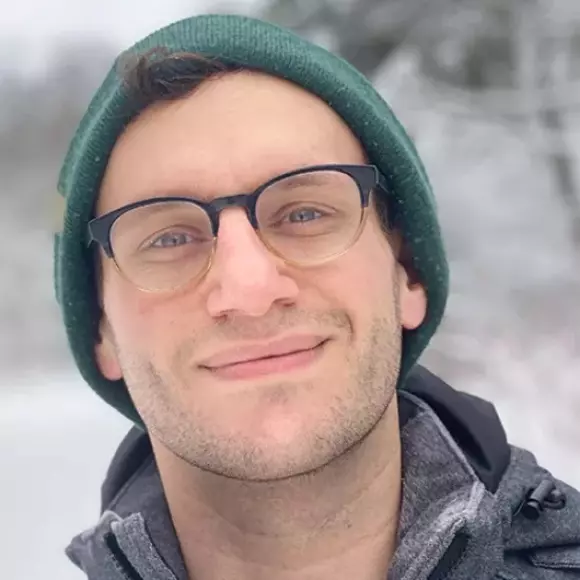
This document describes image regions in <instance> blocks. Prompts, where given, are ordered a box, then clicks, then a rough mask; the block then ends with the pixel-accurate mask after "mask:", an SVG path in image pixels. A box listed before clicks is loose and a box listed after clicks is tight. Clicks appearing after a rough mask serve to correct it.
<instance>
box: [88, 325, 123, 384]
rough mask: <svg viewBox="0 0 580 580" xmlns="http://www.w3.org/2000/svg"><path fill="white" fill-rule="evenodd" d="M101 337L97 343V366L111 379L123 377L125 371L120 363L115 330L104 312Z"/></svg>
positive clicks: (100, 327)
mask: <svg viewBox="0 0 580 580" xmlns="http://www.w3.org/2000/svg"><path fill="white" fill-rule="evenodd" d="M99 339H100V340H99V342H98V343H97V344H96V345H95V360H96V362H97V367H98V368H99V370H100V371H101V374H102V375H103V376H104V377H105V378H107V379H109V380H110V381H118V380H119V379H121V378H123V371H122V370H121V365H120V364H119V357H118V355H117V347H116V345H115V341H114V337H113V331H112V329H111V325H110V324H109V321H108V319H107V317H106V316H105V315H104V314H103V315H102V317H101V323H100V325H99Z"/></svg>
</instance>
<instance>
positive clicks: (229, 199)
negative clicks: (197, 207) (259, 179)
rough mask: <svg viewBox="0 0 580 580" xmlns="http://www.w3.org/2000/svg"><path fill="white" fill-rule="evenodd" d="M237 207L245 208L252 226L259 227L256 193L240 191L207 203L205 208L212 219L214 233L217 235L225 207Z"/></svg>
mask: <svg viewBox="0 0 580 580" xmlns="http://www.w3.org/2000/svg"><path fill="white" fill-rule="evenodd" d="M236 207H238V208H240V209H242V210H244V212H245V213H246V216H247V218H248V220H249V221H250V224H251V225H252V227H253V228H254V229H257V227H258V223H257V219H256V195H255V194H252V193H238V194H236V195H228V196H224V197H218V198H216V199H214V200H212V201H210V202H208V203H206V204H205V208H206V210H207V211H208V213H209V215H210V217H211V219H212V223H213V226H214V235H217V230H218V227H219V218H220V215H221V212H222V211H223V210H225V209H230V208H236Z"/></svg>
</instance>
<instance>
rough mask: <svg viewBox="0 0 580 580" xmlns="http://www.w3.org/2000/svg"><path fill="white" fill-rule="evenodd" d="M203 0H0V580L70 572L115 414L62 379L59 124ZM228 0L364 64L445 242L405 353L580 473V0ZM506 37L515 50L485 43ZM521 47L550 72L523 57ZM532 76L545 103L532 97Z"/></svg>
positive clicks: (73, 117) (549, 460)
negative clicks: (445, 284)
mask: <svg viewBox="0 0 580 580" xmlns="http://www.w3.org/2000/svg"><path fill="white" fill-rule="evenodd" d="M214 4H215V3H214V2H201V1H196V2H193V1H190V2H185V1H181V2H179V1H177V0H165V2H163V3H158V2H153V1H151V0H141V1H139V2H138V1H137V0H131V1H129V0H122V1H115V0H101V1H100V2H88V1H85V0H77V1H75V2H72V0H51V2H41V0H36V1H33V0H22V1H21V2H17V3H10V4H7V5H6V6H3V8H2V13H1V15H0V184H1V187H2V190H1V198H0V199H1V202H2V204H3V206H2V210H3V211H1V212H0V226H1V227H2V232H3V234H4V240H5V243H4V244H2V245H0V266H1V271H2V272H3V276H2V281H3V283H2V284H1V285H0V368H2V369H3V372H2V374H1V375H0V454H1V457H2V462H1V466H0V517H1V518H2V526H0V568H1V570H2V572H1V573H0V575H1V577H2V578H6V579H10V580H41V579H42V580H45V579H46V578H58V579H59V580H75V579H76V580H80V579H81V578H82V575H80V574H79V573H77V572H76V570H75V568H74V567H73V566H72V565H70V564H69V563H68V561H67V560H66V559H65V557H64V555H63V548H64V546H65V545H66V543H67V542H68V541H69V539H70V538H71V537H72V536H73V535H74V534H75V533H77V532H78V531H80V530H81V529H84V528H86V527H88V526H90V525H92V524H93V523H94V522H95V518H96V517H97V515H98V514H97V511H98V500H99V488H100V484H101V481H102V478H103V475H104V473H105V470H106V467H107V464H108V461H109V459H110V457H111V455H112V453H113V451H114V449H115V447H116V445H117V444H118V442H119V440H120V439H121V437H122V436H123V434H124V432H125V431H126V430H127V429H128V424H127V422H126V421H125V420H124V419H123V418H122V417H120V416H119V415H118V414H116V413H115V412H114V411H113V410H111V409H109V408H108V407H106V406H105V405H104V404H103V403H101V401H100V400H99V399H98V398H97V397H96V396H95V395H93V394H92V392H91V391H90V390H89V389H88V388H87V387H85V386H84V385H82V382H81V381H80V379H79V378H78V376H77V375H76V373H75V370H74V368H73V366H72V364H71V361H70V358H69V356H68V353H67V349H66V345H65V340H64V336H63V333H62V330H61V328H60V322H59V315H58V311H57V308H56V306H55V304H54V301H53V294H52V280H51V274H52V262H51V250H52V248H51V243H52V241H51V227H52V224H51V219H50V208H51V202H52V200H53V199H54V196H55V195H56V193H55V188H56V176H57V171H58V166H59V163H60V161H61V159H62V155H63V154H64V150H65V147H66V145H67V140H68V139H69V138H70V136H71V133H72V131H73V129H74V126H75V124H76V122H77V121H78V119H79V117H80V115H81V113H82V111H83V108H84V107H85V106H86V104H87V101H88V99H89V97H90V95H91V92H92V91H93V90H94V89H95V88H96V86H97V85H98V83H99V81H100V80H101V78H102V76H103V74H104V73H105V71H106V69H107V68H108V66H109V65H110V63H111V61H112V58H113V56H114V55H115V53H116V52H117V51H118V50H119V49H120V48H123V47H125V46H127V45H128V44H130V43H132V42H133V41H135V40H137V39H138V38H139V37H141V36H142V35H144V34H146V33H148V32H149V31H151V30H152V29H154V28H156V27H158V26H162V25H164V24H166V23H168V22H170V21H172V20H174V19H176V18H180V17H184V16H187V15H190V14H194V13H199V12H200V11H206V10H208V9H209V7H212V9H213V8H214ZM450 4H453V6H454V7H455V8H454V9H453V10H454V11H452V12H449V10H450V9H449V6H450ZM476 4H477V9H476V8H474V6H475V5H476ZM520 4H521V5H522V6H523V5H524V4H525V6H527V7H530V6H532V7H535V8H534V10H535V12H534V13H531V12H528V13H524V12H522V14H521V15H519V16H518V18H520V20H518V19H517V18H516V20H515V25H514V23H513V22H512V25H511V26H512V28H510V27H509V26H508V27H507V28H502V26H503V24H502V23H503V22H504V21H505V20H506V19H505V18H503V17H500V24H501V25H498V24H497V21H494V20H493V18H496V17H497V14H496V12H494V11H497V10H499V9H498V6H500V7H501V6H503V7H505V6H508V5H509V6H510V7H512V8H513V9H514V11H515V10H516V9H518V7H519V5H520ZM548 4H549V11H548V12H549V14H548V15H546V13H545V11H546V10H547V9H546V6H547V5H548ZM229 6H230V7H231V9H232V10H233V11H237V12H239V11H250V10H252V11H257V10H258V9H261V10H262V11H263V12H262V13H263V14H265V16H267V17H268V18H271V19H272V20H275V21H279V22H282V23H285V24H287V25H289V26H292V27H294V28H296V29H297V30H299V31H300V32H301V33H304V34H308V35H309V36H310V37H312V38H314V39H315V40H316V41H318V42H321V43H323V44H325V45H327V46H331V47H333V48H335V49H336V50H340V51H341V52H342V53H343V54H344V55H345V56H346V57H348V58H349V59H350V60H352V61H353V62H354V63H355V64H357V66H359V67H360V68H362V69H363V70H365V72H367V73H368V74H369V75H371V76H372V77H373V78H374V79H375V80H376V84H377V86H378V87H379V88H380V90H381V91H382V92H383V94H384V95H385V96H386V98H387V99H388V101H389V102H390V103H391V104H392V106H393V108H394V109H395V111H396V112H397V114H398V115H399V116H400V117H401V119H402V120H403V122H404V124H405V125H406V126H407V127H408V129H409V131H410V132H411V134H412V136H413V138H414V139H415V141H416V143H417V147H418V148H419V150H420V152H421V154H422V155H423V157H424V160H425V163H426V165H427V167H428V170H429V172H430V175H431V178H432V181H433V185H434V188H435V191H436V194H437V197H438V200H439V206H440V212H441V219H442V223H443V227H444V231H445V234H446V239H447V243H448V247H449V253H450V257H451V265H452V294H451V298H450V305H449V310H448V315H447V318H446V320H445V323H444V325H443V328H442V330H441V332H440V334H439V335H438V337H437V339H436V340H435V341H434V342H433V344H432V346H431V348H430V349H429V351H428V352H427V353H426V355H425V358H424V361H423V362H424V363H425V364H427V366H429V367H430V368H432V369H433V370H435V371H437V372H439V373H440V374H441V375H443V377H444V378H446V379H448V380H449V381H450V382H451V383H452V384H454V385H455V386H456V387H458V388H461V389H465V390H468V391H471V392H475V393H477V394H479V395H481V396H484V397H486V398H488V399H490V400H492V401H493V402H494V403H495V404H496V405H497V408H498V410H499V413H500V415H501V417H502V418H503V420H504V421H505V425H506V429H507V431H508V434H509V436H510V439H511V440H512V442H514V443H516V444H519V445H522V446H525V447H528V448H530V449H531V450H532V451H534V452H535V453H536V455H537V456H538V458H539V459H540V461H541V462H542V463H544V464H545V465H546V466H547V467H548V468H549V469H551V470H552V471H553V472H554V473H555V474H556V475H557V476H559V477H561V478H564V479H566V480H567V481H569V482H570V483H573V484H574V485H576V486H580V420H579V416H580V330H579V329H580V237H579V236H578V229H577V227H578V224H579V223H580V222H578V219H580V212H579V210H578V207H579V204H580V201H579V199H580V197H579V196H580V189H579V187H578V183H580V175H579V174H580V171H579V170H578V167H579V166H580V164H579V161H580V84H579V83H580V40H579V39H580V3H578V1H577V0H551V1H550V2H542V1H541V0H533V1H532V0H528V1H527V2H525V3H524V2H521V3H520V1H519V0H510V1H509V2H505V0H501V1H499V0H478V1H477V2H473V1H471V0H461V1H459V0H458V1H457V2H454V3H450V2H449V1H446V0H389V2H385V1H376V0H356V1H355V0H341V1H340V2H339V1H338V0H335V1H334V2H323V1H320V2H315V1H313V0H308V1H304V0H271V1H269V2H266V1H264V2H261V3H259V4H258V3H256V2H251V0H248V1H247V2H241V1H238V2H229ZM482 7H485V10H486V12H485V14H483V12H482V10H484V9H483V8H482ZM502 9H503V8H502ZM510 9H511V8H510ZM353 11H354V12H353ZM542 11H544V12H542ZM482 14H483V15H482ZM518 14H519V13H518ZM490 15H491V16H490ZM494 15H495V16H494ZM500 16H501V15H500ZM534 18H535V20H534ZM354 19H357V20H356V21H355V20H354ZM539 20H541V21H542V23H543V26H542V35H543V36H542V38H540V36H539V33H537V30H538V29H537V28H534V26H535V24H537V22H538V21H539ZM353 22H354V24H353ZM494 22H495V24H494ZM345 23H346V24H345ZM522 23H523V24H522ZM546 31H547V32H546ZM486 43H487V44H486ZM510 43H511V44H510ZM512 45H513V46H512ZM490 46H491V47H492V48H490ZM506 46H511V47H512V48H513V50H512V49H510V51H511V52H509V51H508V52H505V53H502V50H504V51H505V50H507V49H506ZM502 47H503V48H502ZM534 51H539V52H538V53H537V54H539V55H540V56H542V57H543V59H544V60H546V61H549V70H540V71H538V70H536V69H537V68H538V67H539V66H540V65H541V61H542V58H536V57H534V54H536V53H534ZM550 51H552V52H551V53H550ZM508 53H509V54H517V55H518V58H517V59H513V58H512V57H508V56H506V55H507V54H508ZM481 54H483V55H485V57H486V59H488V60H486V61H485V62H484V64H483V65H481V66H480V65H479V64H478V63H480V61H481V59H480V56H481ZM537 54H536V56H537ZM546 54H548V55H551V56H550V58H547V57H546V56H545V55H546ZM494 55H495V56H494ZM494 58H495V59H496V60H495V61H494V60H493V59H494ZM510 58H512V60H513V62H512V60H510ZM506 62H507V63H508V64H509V63H511V64H513V66H511V68H510V66H507V65H506ZM514 63H515V64H514ZM474 71H475V72H474ZM538 78H541V82H540V83H539V84H541V87H540V89H541V90H539V89H538V86H537V85H538V83H537V82H535V80H534V79H536V81H537V79H538ZM546 87H549V88H550V91H549V95H548V97H549V101H550V103H551V105H550V106H551V109H550V111H551V112H552V113H553V110H556V109H557V111H556V112H557V116H556V117H554V115H553V114H552V115H543V116H542V115H540V114H539V113H538V112H539V111H540V109H541V108H542V106H543V105H542V103H545V101H546V98H547V97H546V90H545V89H546ZM554 103H556V105H557V106H556V105H554ZM548 108H550V107H548ZM541 110H544V109H541ZM562 176H564V177H566V176H567V181H566V179H564V180H562Z"/></svg>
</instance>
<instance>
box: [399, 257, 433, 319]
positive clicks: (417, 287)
mask: <svg viewBox="0 0 580 580" xmlns="http://www.w3.org/2000/svg"><path fill="white" fill-rule="evenodd" d="M397 271H398V278H399V302H400V304H399V308H400V313H401V325H402V326H403V328H404V329H405V330H415V329H416V328H418V327H419V326H421V324H422V323H423V321H424V320H425V317H426V316H427V292H426V291H425V287H424V286H423V284H421V283H420V282H419V281H417V279H416V276H415V275H414V274H413V273H412V272H409V269H408V268H407V267H405V265H404V264H402V263H399V264H397Z"/></svg>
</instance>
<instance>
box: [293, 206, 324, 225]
mask: <svg viewBox="0 0 580 580" xmlns="http://www.w3.org/2000/svg"><path fill="white" fill-rule="evenodd" d="M321 217H323V213H322V212H321V211H319V210H317V209H312V208H307V207H305V208H300V209H296V210H294V211H292V212H290V213H289V214H288V216H287V218H286V219H287V221H289V222H290V223H294V224H296V223H305V222H310V221H313V220H316V219H320V218H321Z"/></svg>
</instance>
